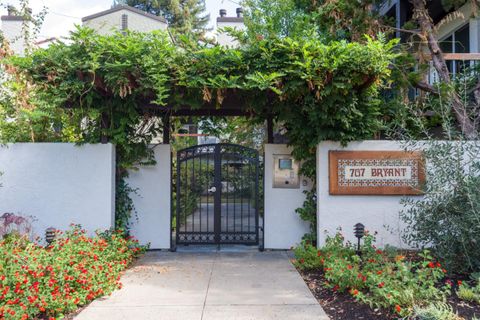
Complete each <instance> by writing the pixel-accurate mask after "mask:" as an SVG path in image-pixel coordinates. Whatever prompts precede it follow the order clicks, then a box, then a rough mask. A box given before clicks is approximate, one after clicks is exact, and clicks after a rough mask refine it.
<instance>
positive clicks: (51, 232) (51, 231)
mask: <svg viewBox="0 0 480 320" xmlns="http://www.w3.org/2000/svg"><path fill="white" fill-rule="evenodd" d="M55 232H56V230H55V228H52V227H50V228H47V230H45V241H46V242H47V244H48V245H51V244H52V242H53V240H55Z"/></svg>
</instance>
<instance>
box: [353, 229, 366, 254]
mask: <svg viewBox="0 0 480 320" xmlns="http://www.w3.org/2000/svg"><path fill="white" fill-rule="evenodd" d="M353 230H354V234H355V237H356V238H357V239H358V243H357V254H358V255H360V239H362V238H363V236H364V235H365V226H364V225H363V224H361V223H357V224H356V225H354V226H353Z"/></svg>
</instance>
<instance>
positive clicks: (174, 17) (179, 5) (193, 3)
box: [126, 0, 210, 38]
mask: <svg viewBox="0 0 480 320" xmlns="http://www.w3.org/2000/svg"><path fill="white" fill-rule="evenodd" d="M126 4H128V5H129V6H132V7H135V8H138V9H141V10H144V11H146V12H149V13H152V14H154V15H157V16H163V17H165V19H167V21H168V24H169V27H170V28H171V30H172V31H174V33H176V34H194V35H195V36H197V37H198V38H204V36H205V32H206V29H207V24H208V22H209V20H210V15H209V14H205V10H206V7H205V0H126Z"/></svg>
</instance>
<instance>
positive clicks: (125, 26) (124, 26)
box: [122, 14, 128, 34]
mask: <svg viewBox="0 0 480 320" xmlns="http://www.w3.org/2000/svg"><path fill="white" fill-rule="evenodd" d="M127 29H128V15H127V14H122V33H123V34H125V31H127Z"/></svg>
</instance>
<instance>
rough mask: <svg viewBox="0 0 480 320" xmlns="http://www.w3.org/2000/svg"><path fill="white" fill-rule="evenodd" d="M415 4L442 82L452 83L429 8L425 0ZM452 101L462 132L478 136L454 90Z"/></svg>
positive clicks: (470, 135)
mask: <svg viewBox="0 0 480 320" xmlns="http://www.w3.org/2000/svg"><path fill="white" fill-rule="evenodd" d="M411 1H412V4H413V8H414V9H413V17H414V19H416V20H417V22H418V24H419V26H420V31H421V32H420V37H421V38H423V40H424V41H426V43H427V46H428V49H429V51H430V54H431V57H432V63H433V67H434V68H435V70H436V71H437V73H438V76H439V78H440V80H441V82H443V83H445V84H447V85H452V79H451V77H450V72H449V71H448V68H447V63H446V61H445V58H444V57H443V52H442V50H441V49H440V46H439V44H438V40H437V38H436V35H435V30H434V25H433V21H432V19H431V18H430V15H429V13H428V10H427V8H426V5H425V0H411ZM450 99H451V100H450V101H449V102H450V103H451V104H452V109H453V112H454V114H455V118H456V119H457V121H458V123H459V125H460V128H461V130H462V133H463V134H464V135H465V136H466V137H467V138H476V128H475V126H474V123H473V121H472V120H471V119H470V117H469V116H468V112H467V110H466V105H465V104H464V103H462V101H461V99H460V97H459V96H458V93H457V92H456V91H454V90H453V88H452V93H451V95H450Z"/></svg>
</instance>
